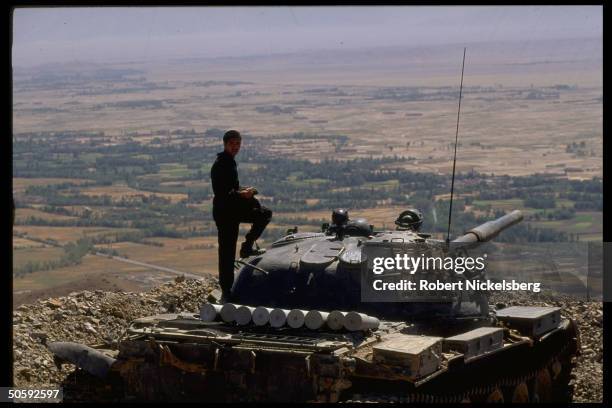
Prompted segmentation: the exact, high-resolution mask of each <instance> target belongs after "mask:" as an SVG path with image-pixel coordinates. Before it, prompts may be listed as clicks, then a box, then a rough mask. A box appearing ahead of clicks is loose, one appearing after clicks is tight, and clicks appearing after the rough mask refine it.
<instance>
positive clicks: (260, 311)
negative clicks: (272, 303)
mask: <svg viewBox="0 0 612 408" xmlns="http://www.w3.org/2000/svg"><path fill="white" fill-rule="evenodd" d="M272 310H274V309H272V308H269V307H265V306H257V307H256V308H255V310H253V323H255V325H256V326H264V325H266V324H268V322H269V321H270V313H272Z"/></svg>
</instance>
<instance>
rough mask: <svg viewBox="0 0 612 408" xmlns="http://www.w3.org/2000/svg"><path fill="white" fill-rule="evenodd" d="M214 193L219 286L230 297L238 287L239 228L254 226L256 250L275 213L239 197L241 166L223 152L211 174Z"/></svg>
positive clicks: (250, 241) (249, 237) (248, 236)
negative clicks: (231, 291)
mask: <svg viewBox="0 0 612 408" xmlns="http://www.w3.org/2000/svg"><path fill="white" fill-rule="evenodd" d="M210 178H211V180H212V186H213V192H214V194H215V197H214V199H213V218H214V220H215V224H217V231H218V238H219V285H220V286H221V290H222V291H223V293H224V294H227V295H229V293H230V289H231V287H232V285H233V283H234V257H235V255H236V241H237V239H238V226H239V224H240V223H241V222H247V223H252V224H253V225H252V226H251V230H250V231H249V232H248V233H247V234H246V237H245V238H246V243H245V245H246V246H247V247H249V248H250V247H252V245H253V243H254V242H255V241H256V240H257V238H259V236H260V235H261V233H262V232H263V230H264V229H265V228H266V225H268V223H269V222H270V219H271V218H272V211H270V210H269V209H268V208H266V207H263V206H261V204H260V203H259V201H258V200H257V199H255V198H249V199H246V198H243V197H241V196H240V194H239V193H238V191H239V189H240V183H239V182H238V166H237V165H236V161H235V160H234V158H233V157H232V156H231V155H230V154H228V153H227V152H225V151H223V152H221V153H219V154H217V159H216V160H215V163H214V164H213V166H212V169H211V171H210Z"/></svg>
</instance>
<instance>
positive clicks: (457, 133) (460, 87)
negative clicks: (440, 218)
mask: <svg viewBox="0 0 612 408" xmlns="http://www.w3.org/2000/svg"><path fill="white" fill-rule="evenodd" d="M465 50H466V48H465V47H464V48H463V62H462V63H461V85H459V109H457V130H456V132H455V155H454V157H453V178H452V181H451V193H450V205H449V207H448V231H447V233H446V244H447V245H448V244H449V243H450V229H451V216H452V213H453V192H454V190H455V165H456V164H457V138H458V136H459V113H461V92H462V91H463V68H464V67H465Z"/></svg>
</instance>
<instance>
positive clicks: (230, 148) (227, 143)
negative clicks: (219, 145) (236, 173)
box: [223, 130, 242, 157]
mask: <svg viewBox="0 0 612 408" xmlns="http://www.w3.org/2000/svg"><path fill="white" fill-rule="evenodd" d="M241 142H242V136H240V132H238V131H237V130H228V131H227V132H225V134H224V135H223V149H224V150H225V152H226V153H227V154H229V155H231V156H232V157H234V156H236V155H237V154H238V152H239V151H240V143H241Z"/></svg>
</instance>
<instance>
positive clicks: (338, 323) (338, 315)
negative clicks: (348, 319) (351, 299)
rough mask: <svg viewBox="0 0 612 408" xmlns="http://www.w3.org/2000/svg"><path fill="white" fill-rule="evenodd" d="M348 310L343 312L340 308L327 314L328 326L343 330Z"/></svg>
mask: <svg viewBox="0 0 612 408" xmlns="http://www.w3.org/2000/svg"><path fill="white" fill-rule="evenodd" d="M346 313H347V312H341V311H340V310H334V311H333V312H331V313H330V314H329V316H327V327H329V328H330V329H332V330H342V328H343V327H344V318H345V316H346Z"/></svg>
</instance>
